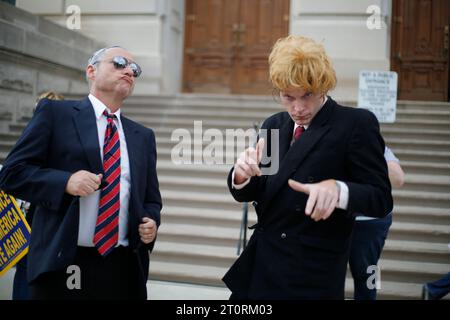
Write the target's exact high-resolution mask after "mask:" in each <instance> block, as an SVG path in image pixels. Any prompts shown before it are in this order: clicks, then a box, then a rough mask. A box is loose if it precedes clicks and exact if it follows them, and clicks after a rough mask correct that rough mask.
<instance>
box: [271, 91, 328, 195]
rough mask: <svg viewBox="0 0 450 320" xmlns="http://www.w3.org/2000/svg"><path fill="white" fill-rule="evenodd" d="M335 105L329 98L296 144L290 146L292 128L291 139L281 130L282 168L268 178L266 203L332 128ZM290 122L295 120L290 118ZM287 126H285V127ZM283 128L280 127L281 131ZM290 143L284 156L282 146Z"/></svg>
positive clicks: (290, 136) (290, 134) (290, 135)
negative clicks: (331, 122) (330, 119)
mask: <svg viewBox="0 0 450 320" xmlns="http://www.w3.org/2000/svg"><path fill="white" fill-rule="evenodd" d="M333 106H334V102H333V101H332V100H331V99H330V98H328V101H327V103H326V104H325V105H324V106H323V107H322V109H321V110H320V111H319V113H318V114H317V115H316V117H315V118H314V119H313V121H312V123H311V125H310V126H309V127H308V130H306V131H305V132H304V133H303V135H302V136H301V138H300V139H299V140H297V141H295V142H294V144H293V145H292V146H291V147H290V148H289V143H290V141H291V138H292V129H293V125H292V127H291V131H290V133H289V139H284V141H283V140H282V139H281V136H282V135H285V134H283V133H281V132H280V140H281V141H280V158H281V159H282V160H281V163H280V169H279V171H278V173H277V174H275V175H271V176H269V177H268V178H267V184H266V186H267V189H266V195H265V197H264V199H265V202H266V203H270V201H271V200H272V198H273V197H274V196H275V195H276V193H277V192H278V191H279V190H280V189H281V187H282V186H284V185H285V184H287V180H288V179H289V177H290V176H291V175H292V174H293V173H294V172H295V171H296V170H297V168H298V167H299V166H300V165H301V164H302V162H303V161H304V160H305V159H306V158H307V157H308V154H309V153H310V151H311V150H312V148H313V147H314V146H315V145H316V144H317V143H319V141H320V139H321V138H322V137H323V136H324V135H325V134H326V133H327V132H328V130H330V125H329V124H328V123H327V122H328V118H329V115H330V113H331V112H332V108H333ZM289 121H290V122H292V124H293V121H292V120H291V119H289ZM284 127H286V125H285V126H283V128H284ZM281 130H282V129H280V131H281ZM286 141H288V142H287V144H288V148H289V149H288V150H287V152H286V154H285V155H284V156H283V154H282V153H281V151H282V148H284V146H283V143H286Z"/></svg>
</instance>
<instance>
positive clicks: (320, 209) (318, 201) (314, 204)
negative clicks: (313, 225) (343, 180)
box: [288, 179, 339, 221]
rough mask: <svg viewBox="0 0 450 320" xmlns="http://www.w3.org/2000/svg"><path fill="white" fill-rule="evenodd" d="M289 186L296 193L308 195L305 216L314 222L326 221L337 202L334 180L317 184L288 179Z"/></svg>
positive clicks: (336, 189)
mask: <svg viewBox="0 0 450 320" xmlns="http://www.w3.org/2000/svg"><path fill="white" fill-rule="evenodd" d="M288 184H289V186H290V187H291V188H292V189H294V190H295V191H298V192H303V193H306V194H307V195H309V197H308V201H307V202H306V207H305V214H306V215H308V216H311V219H313V220H314V221H319V220H322V219H323V220H326V219H328V218H329V217H330V215H331V214H332V213H333V211H334V209H335V208H336V205H337V203H338V200H339V191H338V187H337V185H336V180H334V179H329V180H324V181H322V182H319V183H300V182H297V181H294V180H292V179H289V181H288Z"/></svg>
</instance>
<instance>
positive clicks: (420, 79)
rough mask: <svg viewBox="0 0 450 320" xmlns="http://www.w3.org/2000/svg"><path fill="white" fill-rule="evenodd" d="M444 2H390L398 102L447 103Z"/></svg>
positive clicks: (449, 14) (449, 19) (448, 18)
mask: <svg viewBox="0 0 450 320" xmlns="http://www.w3.org/2000/svg"><path fill="white" fill-rule="evenodd" d="M449 3H450V2H449V1H448V0H394V1H393V8H392V9H393V10H392V11H393V19H392V22H393V23H392V26H393V29H392V45H391V48H392V49H391V66H392V70H394V71H396V72H398V74H399V93H398V96H399V99H405V100H429V101H432V100H434V101H448V99H449V94H448V93H449V61H450V54H449V24H450V4H449Z"/></svg>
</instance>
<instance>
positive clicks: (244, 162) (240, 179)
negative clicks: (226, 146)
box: [234, 138, 264, 185]
mask: <svg viewBox="0 0 450 320" xmlns="http://www.w3.org/2000/svg"><path fill="white" fill-rule="evenodd" d="M263 149H264V139H263V138H261V139H259V141H258V144H257V145H256V149H255V148H248V149H246V150H245V151H244V152H242V153H241V154H240V155H239V158H238V159H237V160H236V163H235V164H234V184H236V185H238V184H242V183H244V182H245V181H246V180H248V179H249V178H251V177H254V176H260V175H261V169H260V168H259V164H260V163H261V158H262V152H263Z"/></svg>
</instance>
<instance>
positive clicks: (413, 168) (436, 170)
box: [401, 161, 450, 176]
mask: <svg viewBox="0 0 450 320" xmlns="http://www.w3.org/2000/svg"><path fill="white" fill-rule="evenodd" d="M401 166H402V168H403V169H404V171H405V172H406V173H407V174H428V175H444V176H449V175H450V163H445V162H442V163H441V162H421V161H402V162H401Z"/></svg>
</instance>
